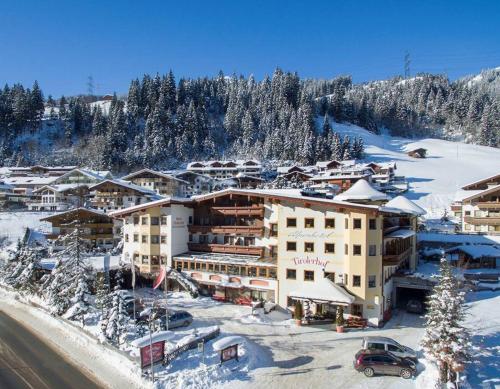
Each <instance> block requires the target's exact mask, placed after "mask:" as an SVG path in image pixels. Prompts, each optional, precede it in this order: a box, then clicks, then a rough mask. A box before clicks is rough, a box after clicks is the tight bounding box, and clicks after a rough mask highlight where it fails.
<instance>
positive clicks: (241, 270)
mask: <svg viewBox="0 0 500 389" xmlns="http://www.w3.org/2000/svg"><path fill="white" fill-rule="evenodd" d="M246 275H247V268H246V267H244V266H241V267H240V276H244V277H245V276H246Z"/></svg>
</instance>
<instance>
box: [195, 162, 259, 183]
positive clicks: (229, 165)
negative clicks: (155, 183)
mask: <svg viewBox="0 0 500 389" xmlns="http://www.w3.org/2000/svg"><path fill="white" fill-rule="evenodd" d="M187 170H188V171H190V172H195V173H201V174H206V175H208V176H210V177H212V178H215V179H219V180H220V179H226V178H232V177H236V176H237V175H238V174H241V175H245V176H254V177H260V175H261V173H262V165H261V163H260V162H259V161H254V160H236V161H204V162H202V161H196V162H191V163H189V164H188V166H187Z"/></svg>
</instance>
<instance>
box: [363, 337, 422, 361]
mask: <svg viewBox="0 0 500 389" xmlns="http://www.w3.org/2000/svg"><path fill="white" fill-rule="evenodd" d="M361 348H362V349H363V350H377V351H387V352H390V353H392V354H394V355H395V356H397V357H399V358H408V359H411V360H412V361H414V362H417V361H418V358H417V352H416V351H415V350H413V349H411V348H410V347H407V346H403V345H402V344H399V343H398V342H396V341H395V340H394V339H391V338H386V337H383V336H365V337H364V338H363V341H362V343H361Z"/></svg>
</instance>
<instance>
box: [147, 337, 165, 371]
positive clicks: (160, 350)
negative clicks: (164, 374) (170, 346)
mask: <svg viewBox="0 0 500 389" xmlns="http://www.w3.org/2000/svg"><path fill="white" fill-rule="evenodd" d="M152 350H153V365H154V364H155V363H158V362H163V354H164V352H165V341H164V340H162V341H161V342H156V343H153V345H152ZM148 366H151V351H150V346H149V345H147V346H144V347H141V368H142V369H144V368H145V367H148Z"/></svg>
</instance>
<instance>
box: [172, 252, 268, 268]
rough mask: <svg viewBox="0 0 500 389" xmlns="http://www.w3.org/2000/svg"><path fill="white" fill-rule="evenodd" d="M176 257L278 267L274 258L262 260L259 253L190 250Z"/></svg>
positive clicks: (175, 256)
mask: <svg viewBox="0 0 500 389" xmlns="http://www.w3.org/2000/svg"><path fill="white" fill-rule="evenodd" d="M174 258H175V259H184V260H187V261H189V260H196V261H199V262H216V263H227V264H233V265H240V266H241V265H245V266H266V267H276V261H273V260H268V261H266V260H260V256H259V255H246V254H224V253H207V252H196V251H188V252H186V253H183V254H178V255H174Z"/></svg>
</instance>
